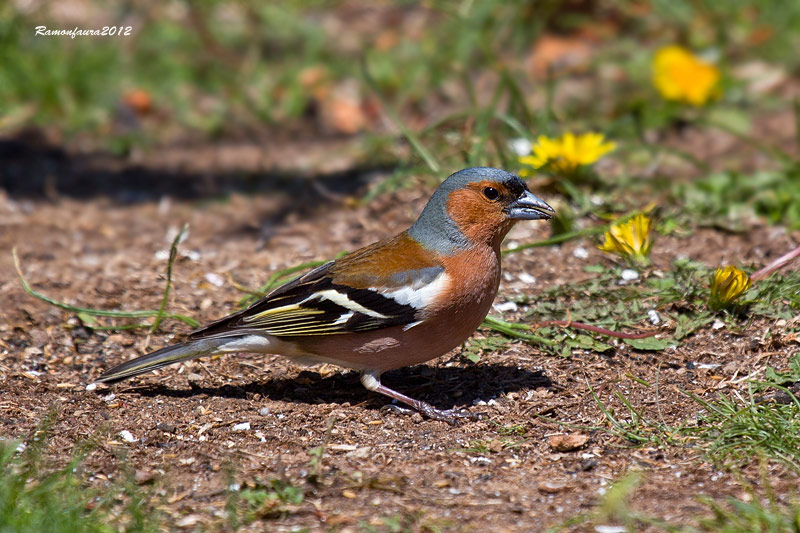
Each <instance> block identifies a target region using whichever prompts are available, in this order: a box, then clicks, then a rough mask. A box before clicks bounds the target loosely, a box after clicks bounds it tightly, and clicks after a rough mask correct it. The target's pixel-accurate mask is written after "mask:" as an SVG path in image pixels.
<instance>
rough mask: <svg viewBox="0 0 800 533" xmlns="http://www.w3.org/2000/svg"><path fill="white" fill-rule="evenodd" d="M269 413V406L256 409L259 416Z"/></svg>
mask: <svg viewBox="0 0 800 533" xmlns="http://www.w3.org/2000/svg"><path fill="white" fill-rule="evenodd" d="M269 413H270V410H269V407H262V408H261V409H259V410H258V414H260V415H261V416H267V415H268V414H269Z"/></svg>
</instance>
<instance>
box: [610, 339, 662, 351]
mask: <svg viewBox="0 0 800 533" xmlns="http://www.w3.org/2000/svg"><path fill="white" fill-rule="evenodd" d="M622 342H624V343H625V344H628V345H629V346H633V347H634V348H636V349H637V350H652V351H656V352H659V351H661V350H666V349H667V348H668V347H669V346H671V345H673V344H675V341H674V340H672V339H658V338H656V337H645V338H644V339H622Z"/></svg>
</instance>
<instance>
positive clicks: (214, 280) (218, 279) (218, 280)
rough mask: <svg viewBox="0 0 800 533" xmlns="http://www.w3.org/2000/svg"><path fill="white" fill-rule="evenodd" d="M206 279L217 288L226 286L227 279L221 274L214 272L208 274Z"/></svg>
mask: <svg viewBox="0 0 800 533" xmlns="http://www.w3.org/2000/svg"><path fill="white" fill-rule="evenodd" d="M204 277H205V278H206V281H207V282H209V283H210V284H212V285H213V286H215V287H222V286H223V285H225V279H224V278H223V277H222V276H220V275H219V274H216V273H214V272H208V273H206V275H205V276H204Z"/></svg>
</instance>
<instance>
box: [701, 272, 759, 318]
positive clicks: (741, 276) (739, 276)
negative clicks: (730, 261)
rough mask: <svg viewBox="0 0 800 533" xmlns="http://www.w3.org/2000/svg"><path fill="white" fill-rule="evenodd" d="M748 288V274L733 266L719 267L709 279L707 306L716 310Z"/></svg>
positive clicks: (728, 303)
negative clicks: (709, 291) (709, 290)
mask: <svg viewBox="0 0 800 533" xmlns="http://www.w3.org/2000/svg"><path fill="white" fill-rule="evenodd" d="M749 288H750V276H748V275H747V273H745V272H744V271H743V270H740V269H738V268H736V267H735V266H732V265H728V266H726V267H724V268H723V267H720V268H718V269H717V270H716V271H715V272H714V278H713V279H712V280H711V295H710V296H709V298H708V306H709V307H710V308H711V309H713V310H715V311H718V310H720V309H724V308H725V307H727V306H728V305H730V304H731V303H732V302H733V301H734V300H736V298H738V297H739V296H741V295H742V294H743V293H744V292H745V291H746V290H747V289H749Z"/></svg>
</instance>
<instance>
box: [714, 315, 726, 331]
mask: <svg viewBox="0 0 800 533" xmlns="http://www.w3.org/2000/svg"><path fill="white" fill-rule="evenodd" d="M724 327H725V322H723V321H722V320H720V319H719V318H717V319H714V323H713V324H711V329H722V328H724Z"/></svg>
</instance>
